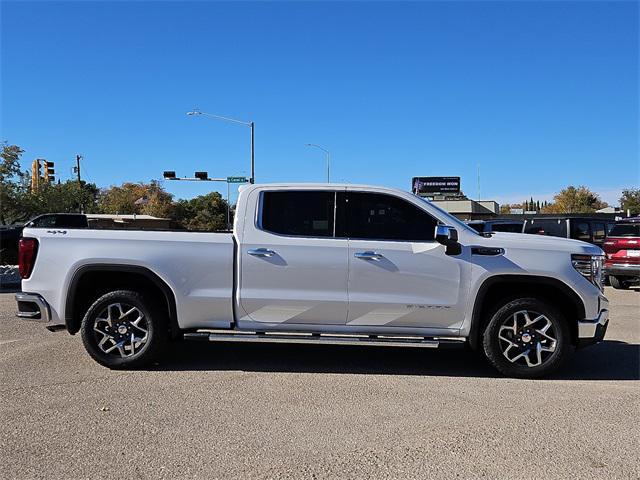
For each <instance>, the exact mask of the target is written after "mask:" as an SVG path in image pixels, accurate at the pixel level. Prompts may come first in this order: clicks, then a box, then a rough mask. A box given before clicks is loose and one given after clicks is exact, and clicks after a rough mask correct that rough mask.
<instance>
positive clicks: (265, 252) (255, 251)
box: [247, 248, 276, 257]
mask: <svg viewBox="0 0 640 480" xmlns="http://www.w3.org/2000/svg"><path fill="white" fill-rule="evenodd" d="M247 253H248V254H249V255H253V256H254V257H273V256H274V255H275V254H276V252H274V251H273V250H269V249H268V248H252V249H250V250H247Z"/></svg>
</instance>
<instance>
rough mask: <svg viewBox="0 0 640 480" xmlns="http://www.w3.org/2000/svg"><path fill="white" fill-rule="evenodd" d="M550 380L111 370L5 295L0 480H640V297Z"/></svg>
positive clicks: (330, 360)
mask: <svg viewBox="0 0 640 480" xmlns="http://www.w3.org/2000/svg"><path fill="white" fill-rule="evenodd" d="M606 295H607V296H608V297H609V299H610V300H611V305H612V307H611V322H610V326H609V330H608V332H607V337H606V340H605V342H603V343H601V344H599V345H597V346H594V347H591V348H588V349H585V350H581V351H579V352H577V353H576V354H575V355H574V356H573V357H572V359H571V361H570V362H569V364H568V365H567V366H566V367H565V368H564V369H563V370H562V371H561V372H559V373H558V374H557V375H556V376H554V377H553V378H551V379H547V380H514V379H507V378H503V377H500V376H499V375H497V374H496V373H495V372H494V371H493V370H492V369H490V368H489V367H488V366H487V365H486V364H485V363H484V361H483V360H482V359H481V358H480V357H477V356H475V355H474V354H473V353H471V352H467V351H462V350H455V351H452V350H449V351H446V350H443V351H430V350H428V351H423V350H421V349H412V348H407V349H401V348H374V347H346V346H335V347H334V346H320V345H312V346H294V345H250V344H246V345H239V344H207V343H188V342H183V343H181V344H176V345H175V346H173V347H172V349H171V350H170V352H169V353H168V355H167V357H166V358H165V359H164V360H163V361H162V362H161V363H159V364H158V365H156V366H154V367H152V368H150V369H148V370H145V371H110V370H107V369H105V368H103V367H101V366H100V365H98V364H96V363H94V362H93V361H92V360H91V359H90V358H89V356H88V355H87V354H86V353H85V352H84V349H83V347H82V344H81V341H80V338H79V336H70V335H68V334H67V333H66V332H65V331H60V332H56V333H51V332H49V331H47V330H46V329H45V328H44V327H43V326H42V324H38V323H31V322H25V321H22V320H19V319H17V318H15V317H14V312H15V302H14V300H13V294H9V293H3V294H0V368H1V373H2V382H1V392H2V395H1V398H0V408H1V410H0V413H1V415H0V431H1V442H2V445H1V447H2V448H1V450H0V472H2V476H3V478H7V479H14V478H15V479H18V478H19V479H25V478H73V479H75V478H118V477H120V478H140V479H145V478H296V479H297V478H336V477H340V478H428V477H430V478H454V477H459V478H545V479H546V478H569V477H573V478H575V477H577V478H639V477H640V467H639V462H638V452H640V420H639V413H640V395H639V394H640V390H639V388H638V387H639V386H640V384H639V382H638V380H639V377H640V360H639V359H640V291H639V290H637V289H636V290H630V291H617V290H616V291H614V290H612V289H610V288H607V291H606Z"/></svg>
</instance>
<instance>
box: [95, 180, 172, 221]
mask: <svg viewBox="0 0 640 480" xmlns="http://www.w3.org/2000/svg"><path fill="white" fill-rule="evenodd" d="M98 208H99V210H100V212H101V213H110V214H121V215H124V214H133V213H135V214H144V215H152V216H154V217H160V218H170V217H172V216H173V210H174V208H175V205H174V203H173V195H171V194H170V193H168V192H166V191H165V190H164V189H163V188H162V186H161V185H160V183H158V182H157V181H155V180H152V181H151V182H150V183H123V184H122V185H120V186H111V187H109V188H107V189H104V190H102V191H101V192H100V194H99V197H98Z"/></svg>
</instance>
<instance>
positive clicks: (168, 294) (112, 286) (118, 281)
mask: <svg viewBox="0 0 640 480" xmlns="http://www.w3.org/2000/svg"><path fill="white" fill-rule="evenodd" d="M127 288H128V289H132V290H135V291H139V292H143V293H149V294H150V295H153V294H160V297H161V298H162V299H163V300H164V305H163V307H165V308H166V311H167V313H168V318H169V328H170V333H171V336H172V337H177V336H178V335H179V334H180V327H179V325H178V314H177V308H176V299H175V294H174V293H173V290H171V287H169V285H168V284H167V283H166V282H165V281H164V280H163V279H162V278H160V277H159V276H158V275H157V274H156V273H155V272H153V271H152V270H150V269H149V268H147V267H142V266H138V265H119V264H89V265H83V266H81V267H79V268H78V269H77V270H76V271H75V272H74V273H73V275H72V277H71V281H70V282H69V287H68V289H67V295H66V300H65V310H64V321H65V325H66V327H67V331H68V332H69V333H70V334H72V335H74V334H76V333H78V331H79V330H80V323H81V322H82V317H83V315H84V312H85V311H86V309H87V308H88V307H89V306H90V305H91V303H93V301H95V299H96V298H98V297H99V296H101V295H103V294H104V293H106V292H108V291H110V290H120V289H127Z"/></svg>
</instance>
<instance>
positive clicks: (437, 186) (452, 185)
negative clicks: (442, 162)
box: [411, 177, 460, 195]
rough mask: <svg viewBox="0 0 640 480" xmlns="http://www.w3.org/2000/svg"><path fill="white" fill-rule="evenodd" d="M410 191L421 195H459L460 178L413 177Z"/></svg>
mask: <svg viewBox="0 0 640 480" xmlns="http://www.w3.org/2000/svg"><path fill="white" fill-rule="evenodd" d="M411 183H412V187H411V190H412V191H413V192H414V193H417V194H422V195H439V194H443V193H460V177H413V181H412V182H411Z"/></svg>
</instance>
